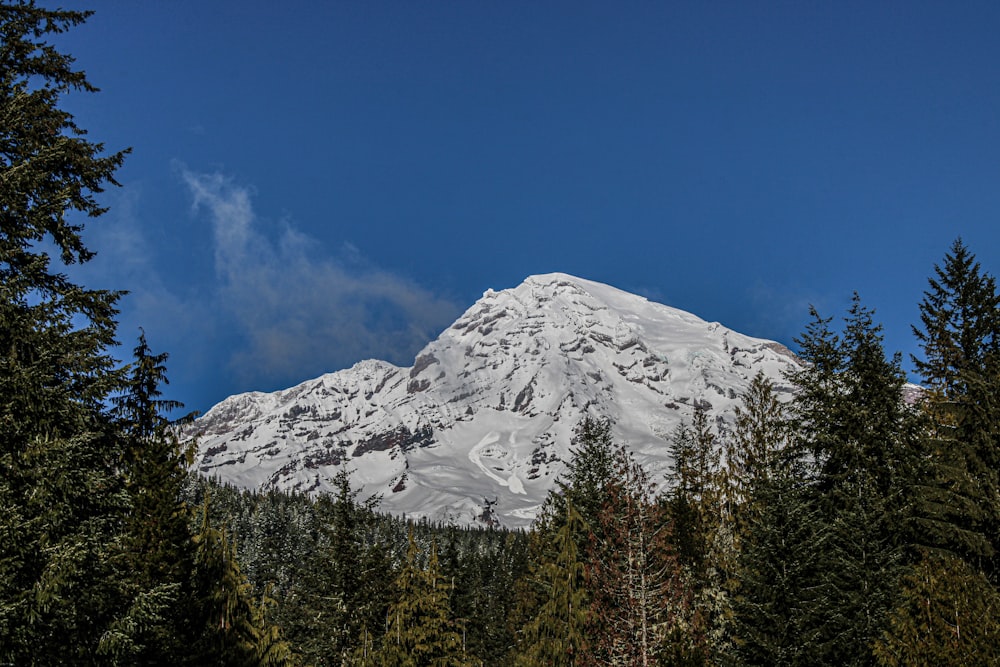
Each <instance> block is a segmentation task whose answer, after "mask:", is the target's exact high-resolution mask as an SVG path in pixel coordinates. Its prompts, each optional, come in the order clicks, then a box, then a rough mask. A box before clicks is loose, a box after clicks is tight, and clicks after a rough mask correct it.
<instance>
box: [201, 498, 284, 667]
mask: <svg viewBox="0 0 1000 667" xmlns="http://www.w3.org/2000/svg"><path fill="white" fill-rule="evenodd" d="M208 506H209V499H208V498H207V497H206V499H205V506H204V507H203V509H202V522H201V529H200V531H199V532H198V534H197V535H195V536H194V541H195V545H196V552H195V568H194V572H193V574H192V577H193V580H194V590H195V591H197V592H198V593H199V597H197V598H195V599H194V600H193V601H192V604H191V607H190V608H189V609H188V613H189V614H190V616H191V617H192V620H193V621H194V622H195V623H196V624H197V625H198V626H199V627H200V633H199V637H198V639H197V640H196V641H195V643H194V644H193V645H192V647H191V649H192V653H193V656H194V657H193V660H192V663H193V664H217V665H226V666H229V665H231V666H233V667H245V666H248V665H255V666H259V667H265V666H267V667H279V666H280V667H283V666H286V665H289V666H290V665H293V664H294V656H293V654H292V651H291V647H290V646H289V645H288V644H287V642H285V641H284V639H283V638H282V636H281V631H280V629H279V628H278V627H277V626H275V625H274V624H273V623H272V622H271V620H270V618H269V617H268V610H269V609H270V608H271V607H273V605H274V601H273V600H271V598H270V596H269V595H268V594H266V593H265V594H264V595H262V596H261V598H260V601H259V602H257V601H255V595H254V591H253V586H252V585H251V583H250V581H249V580H247V578H246V576H245V575H244V574H243V572H242V570H241V568H240V563H239V561H238V559H237V557H236V547H235V545H234V544H233V542H232V540H231V539H230V537H229V535H228V533H227V532H226V531H225V530H220V529H218V528H215V527H214V526H212V524H211V522H210V520H209V509H208Z"/></svg>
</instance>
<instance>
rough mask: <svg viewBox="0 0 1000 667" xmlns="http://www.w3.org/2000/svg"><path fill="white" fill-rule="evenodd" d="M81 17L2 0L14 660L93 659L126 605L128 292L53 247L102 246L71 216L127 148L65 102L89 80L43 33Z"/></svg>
mask: <svg viewBox="0 0 1000 667" xmlns="http://www.w3.org/2000/svg"><path fill="white" fill-rule="evenodd" d="M86 17H87V14H86V13H84V12H69V11H49V10H44V9H41V8H38V7H37V6H35V4H34V2H30V1H27V2H14V3H4V4H2V5H0V118H2V119H3V121H2V122H0V424H2V428H0V536H2V539H0V661H5V662H13V663H18V664H20V663H25V664H26V663H29V662H34V663H41V664H58V663H65V662H86V661H89V660H96V657H95V656H96V655H97V651H98V645H99V642H100V638H101V637H102V636H103V635H104V634H105V633H107V632H110V631H111V629H112V627H113V625H114V623H115V619H116V618H119V617H121V616H122V615H124V614H126V613H127V610H128V608H129V602H128V597H127V595H126V594H125V592H124V591H122V590H121V586H120V585H119V582H118V581H117V580H116V578H115V558H114V554H115V553H116V552H117V551H118V550H119V546H120V545H119V540H120V535H121V530H120V528H121V521H122V518H123V517H124V516H125V513H126V511H127V507H128V496H127V494H126V493H125V490H124V479H123V475H122V472H121V470H122V468H121V460H122V457H123V451H122V450H123V445H122V442H121V440H120V438H118V437H117V434H116V433H115V432H114V429H113V428H112V427H111V426H110V423H109V420H108V418H107V416H106V414H105V413H104V409H103V406H104V401H105V400H106V399H107V397H108V396H109V394H110V392H111V391H112V390H113V389H114V387H115V386H116V383H117V381H118V376H117V374H116V373H115V372H114V371H113V367H114V362H113V360H112V359H111V358H110V357H109V356H108V354H107V349H108V347H109V346H111V345H112V344H113V343H114V330H115V321H114V316H115V314H116V311H115V303H116V301H117V299H118V294H117V293H113V292H106V291H98V290H87V289H84V288H83V287H80V286H78V285H76V284H74V283H73V282H71V281H70V280H69V279H67V278H66V276H65V275H63V274H62V273H60V272H59V270H58V269H57V268H53V266H52V258H51V257H50V256H49V254H47V252H46V248H47V247H51V248H53V250H54V252H55V253H56V254H57V255H58V261H61V262H62V263H65V264H69V263H73V262H84V261H86V260H88V259H90V258H91V257H92V255H93V253H92V252H91V251H90V250H89V249H88V248H87V247H86V245H85V244H84V242H83V239H82V236H81V234H82V230H83V225H82V223H80V222H77V221H76V218H75V217H74V216H89V217H95V218H96V217H98V216H100V215H101V214H102V213H103V212H104V209H102V208H101V207H100V206H99V205H98V204H97V202H96V200H95V196H96V195H97V194H98V193H100V192H101V190H102V188H103V187H104V186H105V185H106V184H109V183H110V184H114V180H113V174H114V172H115V170H116V169H117V168H118V166H119V165H120V164H121V162H122V159H123V157H124V152H119V153H114V154H112V155H109V156H102V153H103V150H104V149H103V146H102V145H101V144H99V143H93V142H90V141H88V140H87V139H86V138H85V132H84V130H82V129H81V128H79V127H78V126H77V125H76V124H75V122H74V119H73V117H72V116H71V115H70V114H69V113H67V112H66V111H64V110H62V109H61V108H60V106H59V104H60V100H61V97H62V96H63V95H64V94H65V93H67V92H70V91H71V90H81V91H93V90H94V88H93V87H92V86H91V85H90V84H89V83H88V82H87V79H86V76H85V75H84V73H83V72H81V71H78V70H76V69H74V67H73V59H72V58H71V57H70V56H68V55H65V54H62V53H60V52H58V51H57V50H56V49H54V48H53V47H51V46H50V45H48V44H47V43H46V42H45V38H46V37H47V36H48V35H51V34H53V33H60V32H63V31H65V30H68V29H70V28H72V27H73V26H75V25H78V24H80V23H81V22H83V21H84V20H85V19H86ZM164 595H169V593H168V592H167V591H146V596H145V598H144V599H145V600H146V602H147V603H148V604H146V605H139V606H145V608H146V609H147V610H153V609H154V608H156V607H158V605H159V602H158V601H157V600H160V599H162V598H163V597H164ZM154 598H155V599H154ZM137 613H138V612H137Z"/></svg>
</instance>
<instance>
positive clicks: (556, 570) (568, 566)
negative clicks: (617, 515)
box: [516, 496, 590, 667]
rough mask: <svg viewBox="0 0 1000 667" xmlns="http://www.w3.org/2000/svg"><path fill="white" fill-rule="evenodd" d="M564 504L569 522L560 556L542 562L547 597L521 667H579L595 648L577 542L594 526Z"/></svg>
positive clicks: (559, 539) (529, 628) (526, 640)
mask: <svg viewBox="0 0 1000 667" xmlns="http://www.w3.org/2000/svg"><path fill="white" fill-rule="evenodd" d="M563 503H564V511H565V519H564V521H563V525H562V527H561V528H560V529H559V532H558V533H557V534H556V540H555V545H554V546H555V548H556V555H555V558H554V559H552V560H549V561H544V562H541V563H539V564H538V565H537V566H536V569H535V571H534V573H533V577H534V578H535V579H536V581H537V583H538V584H539V586H540V588H541V590H542V591H543V595H542V601H541V606H540V608H539V610H538V613H537V615H536V616H535V617H534V618H533V619H532V620H531V621H529V622H528V624H527V625H526V627H525V628H524V633H523V635H522V637H521V641H520V646H519V654H518V656H517V660H516V664H517V665H519V666H521V667H542V666H552V667H573V666H574V665H580V664H583V660H584V658H585V656H586V655H587V651H588V650H589V641H588V637H587V634H586V629H587V624H588V609H589V606H590V603H589V598H588V595H587V578H586V568H585V567H584V564H583V562H582V561H581V560H580V559H581V554H580V551H579V549H578V547H577V544H576V539H575V538H574V535H579V534H584V533H586V532H587V531H588V528H587V526H586V524H585V523H584V521H583V517H582V516H581V515H580V513H579V512H578V511H577V510H576V508H575V507H574V505H573V502H572V500H571V499H570V498H569V497H568V496H565V497H564V499H563Z"/></svg>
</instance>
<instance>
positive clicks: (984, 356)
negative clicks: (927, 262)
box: [913, 239, 1000, 583]
mask: <svg viewBox="0 0 1000 667" xmlns="http://www.w3.org/2000/svg"><path fill="white" fill-rule="evenodd" d="M934 272H935V276H936V277H934V278H930V279H929V280H928V283H929V289H928V290H927V291H926V292H924V298H923V300H922V301H921V303H920V321H921V325H920V327H914V328H913V331H914V335H915V336H916V338H917V341H918V342H919V344H920V347H921V350H922V351H923V358H918V357H914V359H913V361H914V365H915V367H916V369H917V371H918V372H919V373H920V375H921V376H922V378H923V385H924V387H926V389H927V393H926V394H925V395H924V397H923V401H922V404H923V406H924V407H925V409H926V411H927V413H928V416H929V418H930V421H931V427H930V429H931V430H930V435H929V438H928V442H927V446H926V448H927V450H928V458H929V470H928V473H927V476H928V478H929V480H928V483H925V484H923V485H921V492H922V493H921V510H922V512H921V515H920V525H919V532H918V535H920V536H921V537H922V538H923V543H924V545H925V546H926V547H928V548H933V549H939V550H943V551H946V552H949V553H953V554H955V555H957V556H959V557H961V558H964V559H966V560H967V561H968V562H969V563H970V564H972V565H974V566H975V567H978V568H982V569H983V570H984V571H986V572H987V573H988V575H989V576H990V577H991V580H993V581H994V583H996V579H997V576H998V574H997V573H998V566H997V565H996V562H995V561H996V558H997V556H996V554H997V552H998V549H1000V441H998V438H1000V399H998V396H1000V296H998V294H997V289H996V282H995V280H994V278H993V277H992V276H990V275H988V274H985V273H983V272H982V270H981V269H980V265H979V263H978V262H977V261H976V259H975V256H974V255H973V254H972V253H970V252H969V251H968V249H967V248H966V247H965V246H964V244H963V243H962V241H961V239H959V240H956V241H955V242H954V244H953V245H952V247H951V250H950V252H949V253H947V254H946V255H945V258H944V262H943V265H941V266H938V265H935V266H934Z"/></svg>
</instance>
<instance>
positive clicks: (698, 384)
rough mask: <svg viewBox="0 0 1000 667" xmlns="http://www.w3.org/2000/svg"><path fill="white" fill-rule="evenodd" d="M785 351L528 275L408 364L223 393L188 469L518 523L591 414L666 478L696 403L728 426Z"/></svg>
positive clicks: (454, 516) (562, 280) (610, 295)
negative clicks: (676, 437)
mask: <svg viewBox="0 0 1000 667" xmlns="http://www.w3.org/2000/svg"><path fill="white" fill-rule="evenodd" d="M796 363H797V362H796V359H795V357H794V356H793V355H792V354H791V353H790V352H789V351H788V350H787V349H786V348H784V347H783V346H781V345H780V344H778V343H774V342H771V341H767V340H761V339H757V338H751V337H749V336H744V335H743V334H739V333H736V332H735V331H731V330H729V329H726V328H725V327H723V326H722V325H720V324H718V323H709V322H705V321H703V320H701V319H699V318H698V317H696V316H694V315H691V314H690V313H686V312H683V311H680V310H677V309H675V308H670V307H668V306H664V305H661V304H657V303H653V302H650V301H648V300H647V299H645V298H643V297H640V296H636V295H634V294H629V293H627V292H623V291H621V290H618V289H615V288H613V287H609V286H607V285H603V284H600V283H595V282H591V281H588V280H583V279H580V278H574V277H572V276H568V275H564V274H558V273H553V274H547V275H540V276H532V277H530V278H528V279H527V280H525V281H524V282H523V283H522V284H521V285H519V286H518V287H516V288H514V289H509V290H503V291H501V292H494V291H492V290H489V291H487V292H486V293H485V294H484V295H483V298H482V299H480V300H479V301H477V302H476V303H475V304H474V305H473V306H472V307H471V308H469V310H468V311H466V312H465V314H464V315H462V317H460V318H459V319H458V321H456V322H455V323H454V324H453V325H452V326H451V327H450V328H448V329H447V330H446V331H444V332H443V333H442V334H441V335H440V336H439V337H438V338H437V340H435V341H433V342H431V343H430V344H428V345H427V346H426V347H425V348H424V349H423V350H422V351H421V352H420V354H419V355H417V358H416V359H415V360H414V362H413V366H412V367H410V368H399V367H397V366H394V365H392V364H388V363H385V362H382V361H363V362H360V363H358V364H356V365H355V366H354V367H353V368H350V369H347V370H342V371H339V372H336V373H330V374H328V375H324V376H322V377H319V378H317V379H315V380H311V381H308V382H304V383H302V384H300V385H298V386H296V387H292V388H291V389H288V390H285V391H279V392H275V393H272V394H262V393H249V394H240V395H237V396H232V397H230V398H228V399H226V400H224V401H222V402H221V403H219V404H218V405H216V406H215V407H213V408H212V409H211V410H210V411H209V412H208V413H206V414H205V415H204V416H203V417H202V418H200V419H199V420H197V422H196V423H195V424H194V426H193V427H191V429H190V430H189V431H188V432H187V433H188V434H189V435H193V434H194V433H199V434H200V437H199V445H198V457H197V462H196V467H197V469H198V470H199V471H200V472H202V473H203V474H205V475H209V476H217V477H219V478H221V479H222V480H224V481H227V482H231V483H234V484H236V485H238V486H242V487H249V488H257V487H260V488H279V489H299V490H303V491H310V492H313V491H315V492H322V491H325V490H327V489H329V488H331V480H332V479H333V477H334V476H335V474H336V472H337V470H338V467H339V466H341V465H345V464H346V465H347V466H349V467H350V468H353V469H355V470H356V473H355V474H354V477H353V480H354V482H355V484H357V485H360V486H362V487H363V495H365V496H370V495H373V494H381V495H382V497H383V500H382V504H381V507H382V508H383V509H385V510H387V511H390V512H394V513H400V514H402V513H405V514H407V515H408V516H411V517H422V516H426V517H429V518H432V519H440V520H446V521H455V522H457V523H461V524H469V523H474V522H476V521H480V520H482V517H483V516H488V517H489V518H490V520H491V521H494V522H499V523H502V524H504V525H508V526H523V525H527V524H528V523H529V522H530V521H531V519H532V518H533V517H534V515H535V512H536V510H537V509H538V506H539V504H540V503H541V501H542V500H543V499H544V497H545V493H546V491H547V490H548V489H549V487H550V486H551V485H552V483H553V481H554V480H555V478H556V477H557V476H558V474H559V472H560V471H561V470H562V466H563V463H562V462H563V461H564V460H565V459H566V458H567V456H568V448H569V442H570V438H571V434H572V430H573V427H574V426H575V425H576V424H577V423H578V422H579V420H580V419H581V418H582V416H583V415H584V414H585V413H589V414H592V415H595V416H606V417H609V418H610V419H611V420H612V421H613V422H614V424H615V432H616V434H617V435H618V437H620V438H621V439H622V440H624V441H626V442H628V444H629V446H630V447H631V449H632V450H633V451H634V452H635V454H636V456H637V458H638V460H639V461H641V462H642V463H643V464H644V465H645V466H646V468H647V470H648V471H649V472H650V474H651V477H652V479H654V480H662V477H663V475H662V473H663V471H664V470H665V469H666V467H667V464H668V458H667V442H668V440H669V437H670V435H671V433H672V432H673V430H674V428H675V427H676V426H677V425H678V424H679V423H680V421H681V420H682V419H688V420H689V419H690V417H691V415H692V412H693V410H694V409H695V407H696V406H702V407H704V408H705V409H706V410H708V411H709V413H710V414H712V415H713V416H714V417H715V418H716V419H720V420H725V419H727V418H729V417H730V416H731V414H732V410H733V408H734V406H735V405H737V404H738V402H739V398H738V397H739V396H740V394H741V393H742V392H743V391H744V389H745V388H746V387H747V386H748V384H749V382H750V380H751V379H752V378H753V376H754V375H756V373H757V372H758V371H763V372H764V373H765V374H766V375H767V376H769V377H770V378H771V379H772V380H773V381H774V382H775V383H776V384H777V385H778V390H779V391H780V392H788V391H789V389H788V388H787V387H784V386H783V376H782V373H783V372H784V371H785V370H788V369H790V368H792V367H794V366H795V365H796Z"/></svg>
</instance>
